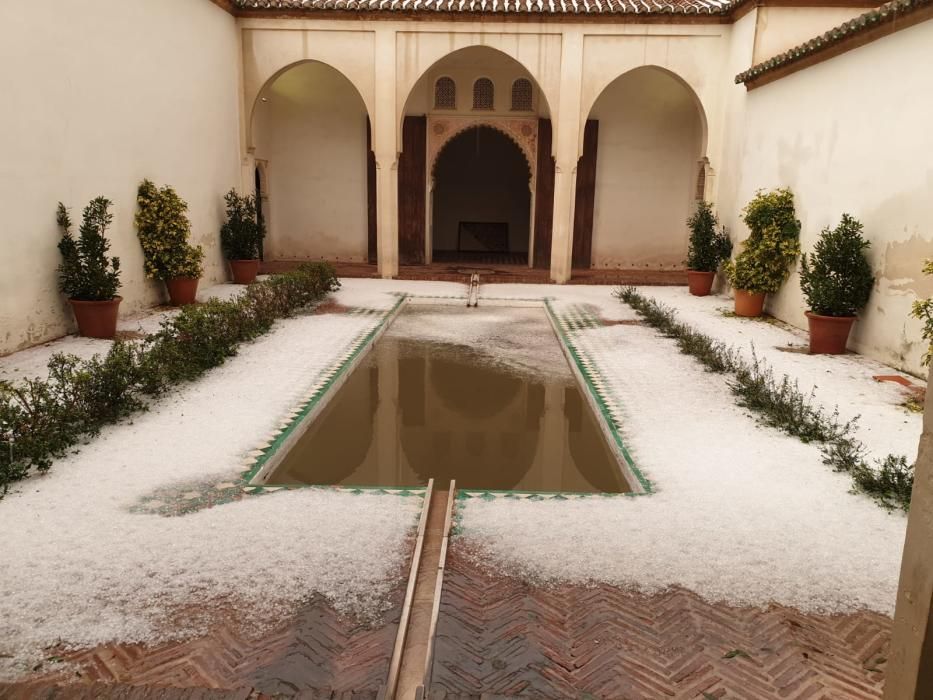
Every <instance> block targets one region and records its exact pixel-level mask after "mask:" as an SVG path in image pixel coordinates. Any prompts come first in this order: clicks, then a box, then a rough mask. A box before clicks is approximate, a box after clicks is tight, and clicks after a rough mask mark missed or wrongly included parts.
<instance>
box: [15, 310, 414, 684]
mask: <svg viewBox="0 0 933 700" xmlns="http://www.w3.org/2000/svg"><path fill="white" fill-rule="evenodd" d="M378 320H379V319H378V317H374V316H343V315H331V314H324V315H309V316H300V317H296V318H293V319H288V320H285V321H281V322H279V323H277V324H276V327H275V329H274V330H273V332H271V333H269V334H268V335H266V336H263V337H262V338H259V339H258V340H256V341H255V342H253V343H249V344H246V345H244V346H242V348H241V350H240V354H239V355H238V356H237V357H235V358H232V359H231V360H229V361H228V362H227V363H226V364H225V365H223V366H222V367H219V368H217V369H215V370H213V371H211V372H209V373H208V374H207V375H205V376H204V377H203V378H202V379H200V380H199V381H197V382H195V383H192V384H189V385H185V386H183V387H181V388H180V389H179V390H177V391H175V392H173V393H171V394H170V395H168V396H166V397H164V398H163V399H161V400H160V401H158V402H156V403H155V404H154V405H153V407H152V409H151V410H150V411H148V412H146V413H142V414H139V415H138V416H136V417H134V419H133V420H132V422H125V423H122V424H119V425H115V426H111V427H108V428H106V429H105V430H104V431H103V432H102V433H101V435H100V436H99V437H98V438H96V439H94V440H92V441H91V442H90V443H89V444H88V445H86V446H82V447H81V449H80V451H79V452H77V453H76V454H73V455H70V456H68V457H66V458H64V459H60V460H58V461H56V463H55V464H54V465H53V467H52V470H51V471H50V472H49V473H48V474H47V475H46V476H42V477H34V478H31V479H28V480H26V481H23V482H18V483H17V484H15V485H14V488H13V489H12V490H11V492H10V493H9V494H8V495H7V496H6V497H5V498H4V499H3V500H0V531H2V532H3V533H5V534H4V538H3V544H2V552H0V558H2V561H3V563H4V566H3V567H2V569H0V654H12V655H13V658H12V659H3V660H2V664H3V666H2V668H0V674H2V675H7V676H10V675H15V674H16V672H17V670H19V669H22V668H23V666H24V664H28V662H29V661H30V659H34V658H36V655H37V654H39V653H40V651H41V649H42V648H44V647H46V646H48V645H51V644H55V643H58V642H63V643H65V644H69V645H92V644H96V643H102V642H107V641H111V640H122V641H138V642H156V641H159V640H161V639H164V638H166V637H177V636H185V635H187V634H189V633H191V632H192V631H198V629H201V627H200V623H199V625H198V626H196V629H195V630H192V629H188V628H186V626H185V625H184V624H182V625H180V626H179V625H178V624H177V621H172V622H171V623H168V624H166V622H165V620H166V616H167V615H170V614H171V613H173V612H174V611H175V610H176V609H177V608H179V607H184V606H188V605H191V604H193V605H195V606H196V607H197V606H207V607H210V605H211V602H212V601H213V602H214V603H216V604H217V605H218V606H220V607H218V609H217V610H216V611H215V612H216V614H217V615H223V616H228V615H230V614H231V610H232V609H233V612H235V613H236V615H237V616H239V617H241V618H242V619H244V620H245V622H246V623H247V624H249V625H254V624H262V623H265V624H275V623H276V622H278V621H281V620H282V619H283V617H284V616H285V615H287V614H288V612H289V611H291V610H293V609H294V608H295V606H297V605H298V604H300V603H301V601H303V600H306V599H308V598H309V597H310V596H312V595H314V594H321V595H324V596H326V597H327V598H328V600H329V601H330V602H331V603H332V604H333V605H334V606H335V607H336V608H337V609H338V610H341V611H343V612H347V613H351V612H352V613H355V614H358V615H375V614H377V613H378V612H379V610H380V609H381V607H382V606H383V604H384V602H385V595H386V593H387V592H388V591H389V590H390V589H391V587H392V586H394V585H395V583H396V582H397V581H398V580H399V578H400V577H402V576H403V573H402V572H401V571H400V567H401V566H402V565H403V563H404V561H405V559H406V557H407V551H408V544H407V541H408V538H409V537H410V535H411V533H412V530H413V528H414V526H415V525H416V520H417V515H418V513H419V511H420V505H421V499H419V498H414V497H402V496H389V495H378V496H377V495H363V496H359V495H354V494H350V493H346V492H338V491H331V490H312V489H301V490H296V491H280V492H276V493H273V494H269V495H263V496H259V497H250V498H247V499H245V500H244V501H242V502H238V503H229V504H225V505H221V506H217V507H215V508H213V509H210V510H205V511H201V512H198V513H194V514H190V515H186V516H182V517H175V518H163V517H159V516H156V515H146V514H139V513H131V512H129V508H130V507H132V506H133V505H134V504H136V503H137V502H138V501H139V499H140V498H141V497H144V496H146V495H147V494H151V493H152V492H153V491H156V490H158V489H160V488H164V487H167V486H171V485H173V484H175V485H181V484H187V483H190V482H194V483H201V482H207V483H220V482H229V481H231V480H236V478H237V477H238V475H239V473H240V472H241V471H242V470H243V469H244V467H243V461H244V459H245V456H246V454H247V453H248V452H249V451H250V450H253V449H254V448H255V447H256V446H257V445H258V444H259V443H260V442H262V441H264V440H266V439H268V437H269V436H270V435H271V433H272V431H273V430H274V429H275V428H276V426H277V425H279V424H280V423H281V421H282V418H283V417H284V416H285V415H286V414H287V413H288V411H289V410H291V409H292V408H294V407H295V406H296V405H297V404H298V403H299V402H300V401H301V400H303V399H304V398H306V397H307V394H308V392H309V391H310V388H311V386H312V385H313V384H314V382H315V380H316V379H317V377H318V376H319V374H320V373H321V372H322V371H323V370H324V369H325V368H327V367H329V366H330V365H331V364H332V363H333V362H334V361H335V360H336V359H337V358H338V357H340V356H341V355H342V354H344V353H345V352H346V350H347V348H348V346H349V344H350V343H351V342H352V340H353V339H354V338H356V337H358V336H359V334H360V333H362V332H365V331H366V330H367V329H368V328H372V327H373V326H374V324H375V323H377V322H378ZM12 359H13V360H14V361H15V360H16V359H17V358H16V356H15V355H14V356H12ZM221 603H223V605H222V606H221Z"/></svg>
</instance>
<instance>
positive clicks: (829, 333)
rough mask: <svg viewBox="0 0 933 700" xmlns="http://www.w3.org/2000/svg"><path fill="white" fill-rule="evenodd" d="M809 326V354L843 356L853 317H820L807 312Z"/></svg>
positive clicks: (853, 321)
mask: <svg viewBox="0 0 933 700" xmlns="http://www.w3.org/2000/svg"><path fill="white" fill-rule="evenodd" d="M807 321H808V322H809V325H810V354H812V355H843V354H845V351H846V345H847V344H848V342H849V331H851V330H852V324H853V323H855V316H821V315H819V314H815V313H813V312H811V311H807Z"/></svg>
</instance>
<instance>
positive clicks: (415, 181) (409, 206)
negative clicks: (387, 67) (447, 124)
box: [398, 115, 428, 265]
mask: <svg viewBox="0 0 933 700" xmlns="http://www.w3.org/2000/svg"><path fill="white" fill-rule="evenodd" d="M427 126H428V119H427V117H425V116H423V115H422V116H418V117H405V122H404V123H403V125H402V154H401V156H400V157H399V161H398V258H399V264H401V265H420V264H423V263H424V246H425V230H424V229H425V213H426V209H425V204H426V203H425V187H426V184H427V183H426V179H425V178H426V175H425V166H426V164H425V158H426V157H427V133H428V132H427Z"/></svg>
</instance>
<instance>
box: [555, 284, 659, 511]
mask: <svg viewBox="0 0 933 700" xmlns="http://www.w3.org/2000/svg"><path fill="white" fill-rule="evenodd" d="M544 308H545V310H546V311H547V313H548V315H549V316H550V317H551V320H552V321H553V322H554V329H555V330H556V332H557V335H558V337H559V338H560V341H561V343H563V345H564V347H566V348H567V350H568V351H569V353H570V356H571V357H572V358H573V363H574V365H575V366H576V369H577V370H578V371H579V373H580V376H581V377H582V378H583V381H584V383H585V384H586V389H587V391H589V393H590V396H592V397H593V400H594V401H595V403H596V406H597V408H598V409H599V412H600V414H601V416H602V418H603V420H604V421H605V425H606V426H607V427H608V428H609V433H610V435H611V436H612V439H613V441H614V443H615V447H616V448H617V449H618V451H619V454H620V455H621V457H622V458H623V459H624V460H625V463H626V465H627V466H628V468H629V470H630V471H631V472H632V474H633V475H634V476H635V478H636V479H637V480H638V483H639V485H641V487H642V489H644V493H643V494H637V493H636V494H626V495H647V494H651V493H654V486H653V485H652V483H651V481H650V480H649V479H648V478H647V477H646V476H645V475H644V474H643V473H642V472H641V470H640V469H639V468H638V466H637V465H636V464H635V460H634V459H632V455H631V453H630V452H629V451H628V448H627V447H626V446H625V441H624V440H623V438H622V432H621V430H620V426H619V423H618V421H617V420H616V418H615V416H614V415H613V414H614V413H615V412H616V411H618V410H620V409H621V405H622V404H621V401H620V400H619V398H618V397H617V396H615V395H614V394H613V393H612V392H611V391H610V390H609V389H608V388H606V387H605V385H604V384H605V383H604V382H603V380H602V377H601V375H600V372H599V368H598V364H597V363H596V361H595V360H594V359H593V358H592V357H589V356H588V354H587V353H586V351H585V350H583V349H582V348H580V347H579V346H578V345H577V344H576V343H575V342H574V340H573V332H574V331H579V330H587V329H591V328H601V327H602V325H603V324H602V321H600V320H599V318H597V317H596V316H595V315H593V313H592V312H590V311H589V310H588V309H586V308H585V307H584V306H582V305H579V304H576V305H573V306H571V307H570V311H571V314H572V315H570V314H562V313H560V312H558V311H557V310H555V309H554V306H553V305H552V304H551V300H550V299H545V300H544ZM600 495H602V494H600ZM611 495H612V494H611Z"/></svg>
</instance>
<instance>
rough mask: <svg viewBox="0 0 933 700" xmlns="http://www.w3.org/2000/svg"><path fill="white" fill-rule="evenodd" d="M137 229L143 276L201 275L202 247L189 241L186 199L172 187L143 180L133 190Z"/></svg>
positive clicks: (152, 277)
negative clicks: (141, 254)
mask: <svg viewBox="0 0 933 700" xmlns="http://www.w3.org/2000/svg"><path fill="white" fill-rule="evenodd" d="M136 203H137V204H138V205H139V208H138V209H137V211H136V231H137V235H138V236H139V243H140V245H142V249H143V256H144V257H145V266H146V277H148V278H150V279H157V280H162V281H165V280H170V279H172V278H173V277H200V276H201V273H202V272H203V269H202V266H201V263H202V261H203V260H204V251H203V250H202V249H201V246H193V245H191V244H190V243H189V242H188V239H189V238H190V237H191V222H190V221H188V216H187V213H186V212H187V211H188V203H187V202H185V200H183V199H182V198H181V197H179V196H178V193H177V192H175V190H174V189H173V188H172V187H169V186H168V185H166V186H164V187H162V188H161V189H160V188H158V187H156V186H155V184H154V183H153V182H152V181H151V180H143V181H142V183H141V184H140V185H139V190H138V191H137V193H136Z"/></svg>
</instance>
